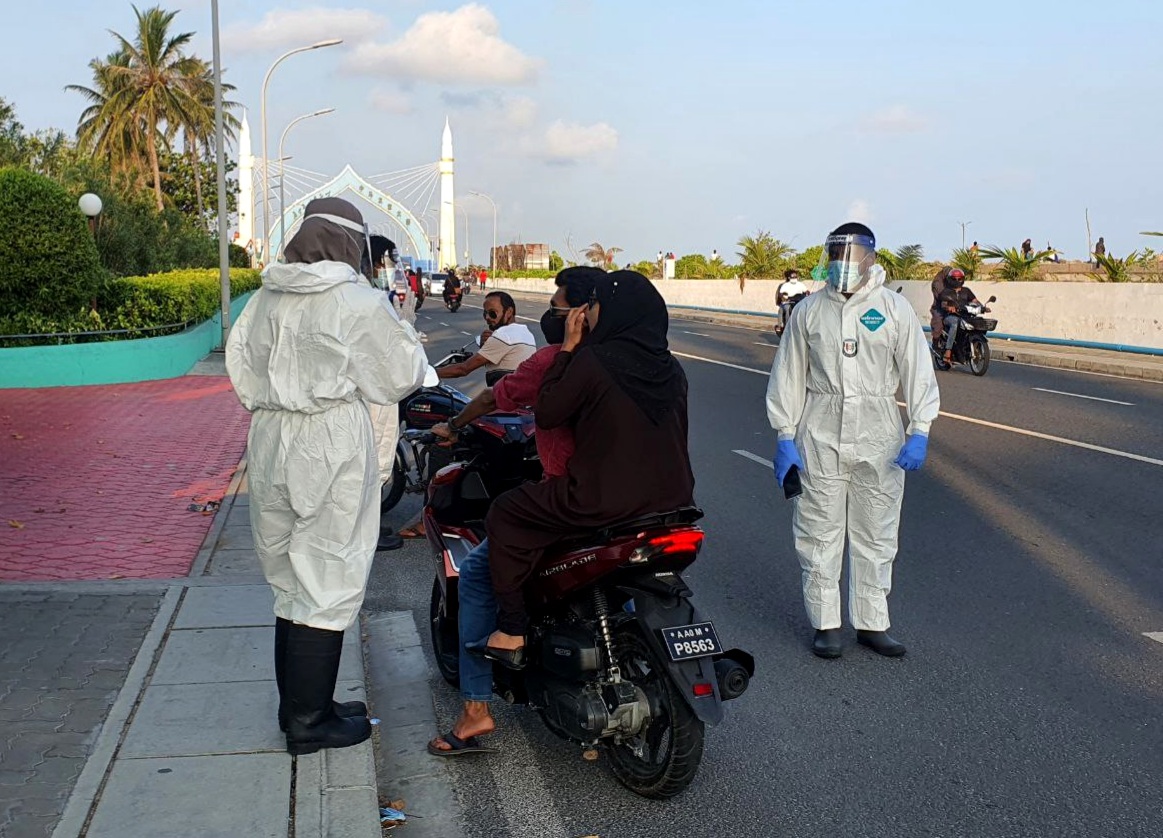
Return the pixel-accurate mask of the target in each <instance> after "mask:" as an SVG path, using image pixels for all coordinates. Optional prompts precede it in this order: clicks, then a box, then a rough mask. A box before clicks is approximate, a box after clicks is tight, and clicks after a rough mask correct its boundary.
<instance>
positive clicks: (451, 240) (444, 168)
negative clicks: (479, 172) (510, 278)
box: [438, 117, 456, 268]
mask: <svg viewBox="0 0 1163 838" xmlns="http://www.w3.org/2000/svg"><path fill="white" fill-rule="evenodd" d="M452 160H453V158H452V128H451V127H450V126H449V124H448V118H447V117H445V119H444V136H443V138H442V139H441V141H440V254H439V256H438V264H439V266H440V267H441V268H447V267H448V266H449V265H455V264H456V204H455V203H454V198H453V189H452Z"/></svg>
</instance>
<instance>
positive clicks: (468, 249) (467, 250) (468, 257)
mask: <svg viewBox="0 0 1163 838" xmlns="http://www.w3.org/2000/svg"><path fill="white" fill-rule="evenodd" d="M456 208H457V209H459V210H460V211H461V213H462V214H463V215H464V262H465V264H466V265H471V264H472V246H471V245H470V244H469V238H468V210H466V209H465V208H464V207H462V206H461V205H460V204H457V205H456Z"/></svg>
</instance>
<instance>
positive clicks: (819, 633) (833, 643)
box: [812, 628, 843, 658]
mask: <svg viewBox="0 0 1163 838" xmlns="http://www.w3.org/2000/svg"><path fill="white" fill-rule="evenodd" d="M842 649H843V646H842V644H841V642H840V629H838V628H834V629H816V637H815V639H813V640H812V654H813V655H815V656H816V657H818V658H838V657H840V652H841V651H842Z"/></svg>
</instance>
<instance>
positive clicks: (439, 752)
mask: <svg viewBox="0 0 1163 838" xmlns="http://www.w3.org/2000/svg"><path fill="white" fill-rule="evenodd" d="M440 738H441V739H443V740H444V741H445V742H447V743H448V744H449V745H451V746H452V747H451V748H449V749H447V750H445V749H444V748H437V747H436V746H435V745H433V744H432V743H431V742H429V743H428V753H430V754H432V756H434V757H459V756H464V755H465V754H495V753H496V752H497V749H496V748H486V747H485V746H484V745H482V744H481V743H480V742H479V741H478V740H477V738H476V737H475V736H468V737H466V738H464V739H461V738H460V737H459V736H454V735H453V733H452V731H451V730H450V731H448V733H444V734H441V736H440Z"/></svg>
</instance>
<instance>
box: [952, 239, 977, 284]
mask: <svg viewBox="0 0 1163 838" xmlns="http://www.w3.org/2000/svg"><path fill="white" fill-rule="evenodd" d="M953 267H955V268H960V269H961V270H963V271H965V276H966V278H968V279H973V277H974V275H975V274H976V273H977V271H978V270H979V269H980V268H981V253H980V252H979V251H977V250H974V249H973V248H972V247H959V248H957V249H956V250H954V251H953Z"/></svg>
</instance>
